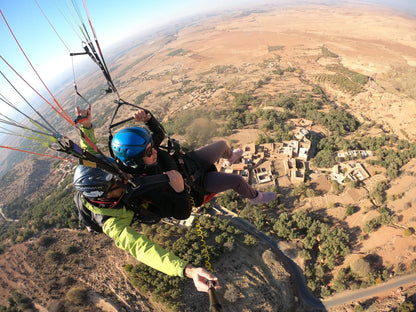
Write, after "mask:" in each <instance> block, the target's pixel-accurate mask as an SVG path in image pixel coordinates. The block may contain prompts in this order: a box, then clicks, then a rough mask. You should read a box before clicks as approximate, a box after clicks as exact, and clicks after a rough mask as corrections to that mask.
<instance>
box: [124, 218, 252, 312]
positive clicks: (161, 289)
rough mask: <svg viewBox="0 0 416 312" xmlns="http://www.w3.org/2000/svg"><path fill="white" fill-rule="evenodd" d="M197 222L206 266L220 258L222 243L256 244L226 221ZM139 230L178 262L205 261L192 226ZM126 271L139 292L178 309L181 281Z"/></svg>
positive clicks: (146, 270)
mask: <svg viewBox="0 0 416 312" xmlns="http://www.w3.org/2000/svg"><path fill="white" fill-rule="evenodd" d="M199 222H200V224H201V228H202V233H203V236H204V240H205V242H206V245H207V248H208V252H209V257H210V263H211V264H212V265H213V266H215V264H214V262H215V261H216V260H217V259H218V258H219V257H220V256H224V253H225V248H224V244H225V243H229V244H234V243H236V242H239V243H242V244H245V245H247V246H252V245H255V244H256V243H257V242H256V239H255V238H254V237H252V236H250V235H243V233H242V232H241V231H240V230H238V229H236V228H235V227H233V226H232V225H230V221H229V220H225V219H222V218H218V217H206V216H201V217H199ZM141 227H142V231H143V233H144V234H145V235H146V236H147V237H149V238H151V239H152V240H154V241H155V242H158V243H159V244H161V245H163V246H164V247H165V248H166V249H167V250H169V251H171V252H173V253H174V254H176V255H177V256H178V257H180V258H181V259H184V260H186V261H188V262H189V263H192V264H193V265H195V266H201V267H203V266H205V261H206V260H207V259H206V257H205V254H204V247H203V245H202V242H201V237H200V236H198V230H197V228H196V227H189V228H184V227H178V226H172V225H168V224H165V225H160V224H156V225H141ZM126 270H127V271H128V272H129V276H130V280H131V282H132V284H133V285H135V286H136V287H137V288H139V290H140V291H143V292H151V293H152V298H153V299H154V300H156V301H158V302H160V303H162V304H164V305H165V306H167V307H168V308H170V309H172V310H177V311H179V310H180V308H181V303H180V302H181V300H180V299H181V295H182V288H183V287H182V283H183V282H184V281H185V279H180V278H179V277H170V276H167V275H165V274H163V273H160V272H158V271H156V270H154V269H152V268H150V267H148V266H145V265H143V264H138V265H136V266H133V265H128V266H126Z"/></svg>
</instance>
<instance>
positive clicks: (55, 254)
mask: <svg viewBox="0 0 416 312" xmlns="http://www.w3.org/2000/svg"><path fill="white" fill-rule="evenodd" d="M63 257H64V255H63V254H62V253H61V252H59V251H54V250H48V252H47V253H46V258H47V259H48V260H50V261H52V262H55V263H58V262H59V261H61V259H62V258H63Z"/></svg>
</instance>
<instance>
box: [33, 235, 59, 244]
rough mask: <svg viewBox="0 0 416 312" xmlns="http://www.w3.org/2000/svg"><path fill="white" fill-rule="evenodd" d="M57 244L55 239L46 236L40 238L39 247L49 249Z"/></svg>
mask: <svg viewBox="0 0 416 312" xmlns="http://www.w3.org/2000/svg"><path fill="white" fill-rule="evenodd" d="M54 242H55V238H53V237H52V236H49V235H44V236H42V237H41V238H39V240H38V243H37V245H38V246H42V247H48V246H50V245H52V244H53V243H54Z"/></svg>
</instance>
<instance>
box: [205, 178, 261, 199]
mask: <svg viewBox="0 0 416 312" xmlns="http://www.w3.org/2000/svg"><path fill="white" fill-rule="evenodd" d="M229 189H233V190H234V191H236V192H237V193H238V194H240V195H241V196H243V197H245V198H249V199H252V198H255V197H256V196H257V194H258V193H257V191H256V190H255V189H254V188H252V187H251V186H250V184H248V183H247V182H246V181H245V180H244V178H243V177H242V176H240V175H237V174H229V173H223V172H208V173H207V174H206V176H205V190H206V191H208V192H210V193H220V192H223V191H226V190H229Z"/></svg>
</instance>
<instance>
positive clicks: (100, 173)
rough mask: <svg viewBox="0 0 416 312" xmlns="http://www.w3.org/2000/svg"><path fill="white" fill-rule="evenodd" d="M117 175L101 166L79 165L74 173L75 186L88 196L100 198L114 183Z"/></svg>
mask: <svg viewBox="0 0 416 312" xmlns="http://www.w3.org/2000/svg"><path fill="white" fill-rule="evenodd" d="M115 179H116V176H115V175H113V174H111V173H108V172H106V171H104V170H102V169H99V168H93V167H88V166H84V165H79V166H78V167H77V168H76V169H75V173H74V186H75V188H76V189H77V190H78V191H80V192H82V194H83V195H84V196H86V197H92V198H99V197H102V196H103V195H105V194H106V193H107V192H108V191H109V190H110V188H111V186H112V185H113V184H114V181H115Z"/></svg>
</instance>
